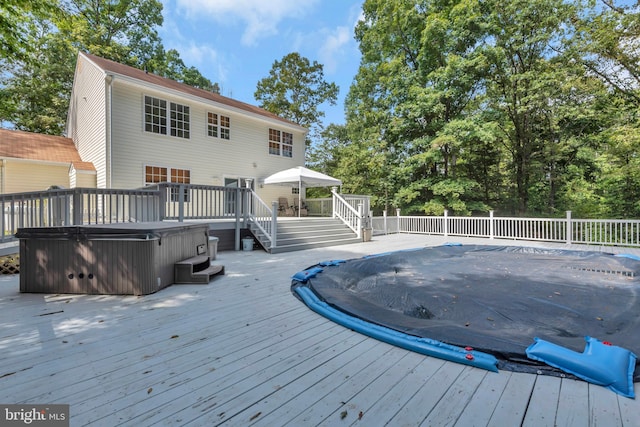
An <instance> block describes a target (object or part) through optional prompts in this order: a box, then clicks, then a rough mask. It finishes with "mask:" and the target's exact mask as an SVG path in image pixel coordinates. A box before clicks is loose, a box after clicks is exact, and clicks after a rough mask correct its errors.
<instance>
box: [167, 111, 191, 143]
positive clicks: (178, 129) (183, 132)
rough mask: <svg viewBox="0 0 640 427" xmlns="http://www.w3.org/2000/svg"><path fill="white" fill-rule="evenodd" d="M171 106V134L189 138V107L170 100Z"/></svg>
mask: <svg viewBox="0 0 640 427" xmlns="http://www.w3.org/2000/svg"><path fill="white" fill-rule="evenodd" d="M170 108H171V136H177V137H179V138H186V139H189V135H190V130H189V107H188V106H186V105H181V104H176V103H175V102H172V103H171V104H170Z"/></svg>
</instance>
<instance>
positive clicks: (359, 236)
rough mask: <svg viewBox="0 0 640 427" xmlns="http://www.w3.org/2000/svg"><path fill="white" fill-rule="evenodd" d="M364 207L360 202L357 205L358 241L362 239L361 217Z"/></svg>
mask: <svg viewBox="0 0 640 427" xmlns="http://www.w3.org/2000/svg"><path fill="white" fill-rule="evenodd" d="M363 210H364V206H363V204H362V202H360V203H358V218H357V221H356V228H357V230H358V239H362V215H363Z"/></svg>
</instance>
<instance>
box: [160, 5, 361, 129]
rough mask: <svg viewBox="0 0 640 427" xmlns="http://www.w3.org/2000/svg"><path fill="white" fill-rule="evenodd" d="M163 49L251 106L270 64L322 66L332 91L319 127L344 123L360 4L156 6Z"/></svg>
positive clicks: (356, 55) (355, 64)
mask: <svg viewBox="0 0 640 427" xmlns="http://www.w3.org/2000/svg"><path fill="white" fill-rule="evenodd" d="M162 3H163V5H164V10H163V16H164V24H163V26H162V28H161V29H160V31H159V33H160V36H161V38H162V42H163V44H164V46H165V49H176V50H177V51H178V52H180V57H181V58H182V59H183V61H184V62H185V64H186V65H187V66H195V67H196V68H198V70H199V71H200V72H201V73H202V74H203V75H204V76H205V77H207V78H208V79H209V80H211V81H213V82H217V83H218V84H219V85H220V87H221V94H222V95H225V96H229V97H231V98H234V99H237V100H240V101H244V102H247V103H250V104H253V105H257V104H258V102H257V101H256V100H255V98H254V97H253V94H254V92H255V90H256V86H257V83H258V81H259V80H261V79H262V78H264V77H267V76H268V75H269V71H270V70H271V67H272V65H273V62H274V61H276V60H278V61H279V60H281V59H282V58H283V57H284V56H285V55H287V54H289V53H291V52H298V53H300V55H302V56H304V57H306V58H308V59H309V60H310V61H312V62H313V61H318V62H319V63H321V64H323V66H324V76H325V80H326V81H328V82H334V83H336V84H337V85H338V86H339V87H340V94H339V97H338V102H337V105H336V106H330V105H324V106H323V108H322V109H323V111H324V112H325V118H324V124H325V125H327V124H329V123H344V98H345V96H346V95H347V93H348V91H349V86H350V85H351V82H352V80H353V77H354V76H355V75H356V72H357V70H358V65H359V63H360V51H359V50H358V44H357V43H356V41H355V40H354V38H353V34H354V27H355V25H356V22H357V21H358V19H359V17H360V16H361V10H362V9H361V6H362V0H162Z"/></svg>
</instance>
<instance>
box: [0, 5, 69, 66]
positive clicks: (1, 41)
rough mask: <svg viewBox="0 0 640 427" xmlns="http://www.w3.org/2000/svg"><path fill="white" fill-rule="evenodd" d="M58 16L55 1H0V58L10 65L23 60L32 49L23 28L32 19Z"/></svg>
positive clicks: (58, 11)
mask: <svg viewBox="0 0 640 427" xmlns="http://www.w3.org/2000/svg"><path fill="white" fill-rule="evenodd" d="M58 14H60V9H59V7H58V2H57V1H56V0H0V58H1V61H6V62H8V63H12V62H13V61H16V60H20V59H23V58H24V57H25V55H26V54H27V52H28V51H29V50H30V49H31V48H32V47H33V45H32V43H30V42H29V40H28V39H27V37H25V34H24V30H25V27H26V26H27V25H28V24H29V23H30V22H32V21H33V20H34V19H36V18H39V19H44V18H51V17H53V16H55V15H58Z"/></svg>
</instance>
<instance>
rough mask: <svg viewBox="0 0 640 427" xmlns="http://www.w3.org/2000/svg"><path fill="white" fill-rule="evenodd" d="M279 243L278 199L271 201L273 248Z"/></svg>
mask: <svg viewBox="0 0 640 427" xmlns="http://www.w3.org/2000/svg"><path fill="white" fill-rule="evenodd" d="M277 245H278V201H277V200H274V201H272V202H271V248H272V249H273V248H275V247H276V246H277Z"/></svg>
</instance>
